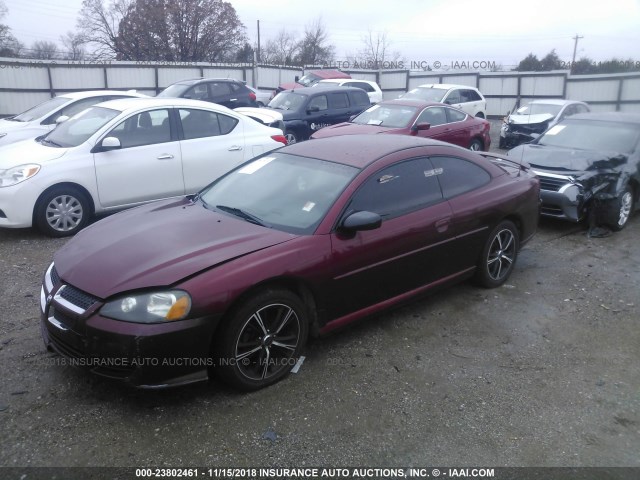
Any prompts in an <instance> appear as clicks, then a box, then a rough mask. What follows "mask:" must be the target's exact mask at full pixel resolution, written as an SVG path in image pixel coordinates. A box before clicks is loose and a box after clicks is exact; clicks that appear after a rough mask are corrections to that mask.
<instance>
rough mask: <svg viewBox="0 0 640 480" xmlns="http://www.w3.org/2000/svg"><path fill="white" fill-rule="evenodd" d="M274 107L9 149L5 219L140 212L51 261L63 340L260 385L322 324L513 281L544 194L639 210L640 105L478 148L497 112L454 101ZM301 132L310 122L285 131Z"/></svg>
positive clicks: (305, 98) (61, 221) (134, 371)
mask: <svg viewBox="0 0 640 480" xmlns="http://www.w3.org/2000/svg"><path fill="white" fill-rule="evenodd" d="M209 83H210V82H209V81H207V82H199V81H196V82H193V83H188V87H187V89H185V90H184V93H185V94H187V95H188V92H189V91H190V89H195V88H196V87H198V85H200V86H201V85H206V86H207V91H210V90H209ZM213 83H215V82H213ZM429 88H430V90H435V88H431V87H429ZM439 90H444V89H439ZM447 91H449V90H447ZM454 98H455V97H454ZM442 99H443V98H441V100H442ZM270 106H271V107H270V108H255V107H240V108H239V109H238V110H230V109H228V108H226V107H224V106H220V105H216V104H215V103H211V102H203V101H200V100H193V99H184V98H168V97H167V98H163V97H160V98H127V99H118V100H110V101H107V102H103V103H99V104H96V105H93V106H90V107H89V108H87V109H84V110H82V111H81V112H79V113H76V114H75V115H74V116H72V117H71V118H70V119H67V120H66V121H60V122H59V123H58V124H57V127H56V128H55V129H53V130H52V131H50V132H48V133H46V134H44V135H40V136H38V137H36V138H34V139H29V140H24V141H21V142H16V143H13V144H10V145H6V146H4V147H1V148H0V226H13V227H19V226H29V225H31V224H35V225H37V226H39V227H40V228H41V229H42V230H43V231H45V232H46V233H48V234H49V235H52V236H64V235H70V234H73V233H76V232H78V231H79V230H81V229H83V227H85V226H86V224H87V223H88V220H89V218H90V216H91V215H92V214H94V213H105V212H111V211H116V210H124V209H126V211H124V212H121V213H118V214H116V215H112V216H109V217H108V218H105V219H103V220H101V221H98V222H96V223H94V224H93V225H91V226H89V227H87V228H84V229H83V231H81V232H79V233H78V235H76V236H75V238H73V239H72V240H71V241H69V242H68V243H67V244H66V245H65V246H64V247H63V248H62V249H61V250H60V251H59V252H57V253H56V255H55V256H54V259H53V263H52V264H51V265H50V266H49V268H48V269H47V271H46V272H45V275H44V279H43V284H42V290H41V298H40V309H41V311H40V315H41V324H42V335H43V339H44V341H45V344H46V345H47V347H48V348H50V349H52V350H54V351H56V352H58V353H60V354H62V355H66V356H69V357H73V358H83V359H85V360H86V362H85V364H86V365H88V366H91V367H92V371H93V372H94V373H96V374H99V375H103V376H105V377H109V378H116V379H120V380H122V381H124V382H127V383H129V384H131V385H134V386H137V387H142V388H158V387H167V386H176V385H183V384H187V383H192V382H196V381H201V380H206V379H207V378H209V377H210V376H212V375H216V376H217V377H219V378H220V379H222V380H223V381H226V382H227V383H229V384H231V385H233V386H234V387H236V388H239V389H243V390H254V389H258V388H262V387H265V386H267V385H270V384H273V383H275V382H277V381H279V380H280V379H282V378H284V377H285V376H286V375H287V374H288V373H289V371H290V370H291V368H292V366H293V365H295V364H296V363H297V362H299V361H300V358H301V355H302V353H303V349H304V346H305V343H306V341H307V339H308V338H309V336H311V335H317V334H323V333H326V332H329V331H333V330H335V329H338V328H341V327H343V326H345V325H347V324H349V323H351V322H353V321H355V320H358V319H360V318H363V317H365V316H367V315H370V314H372V313H375V312H378V311H382V310H384V309H386V308H389V307H391V306H394V305H397V304H400V303H402V302H404V301H406V300H407V299H409V298H411V297H413V296H415V295H418V294H422V293H427V292H431V291H435V290H436V289H437V288H440V287H441V286H443V285H449V284H453V283H456V282H459V281H462V280H464V279H467V278H474V279H475V280H476V282H477V283H479V284H480V285H482V286H484V287H497V286H500V285H502V284H503V283H504V282H505V281H507V279H508V278H509V276H510V275H511V273H512V272H513V270H514V266H515V262H516V259H517V256H518V251H519V249H520V248H521V247H522V246H523V245H524V244H525V243H526V242H527V241H528V240H529V239H530V238H531V237H532V236H533V234H534V233H535V230H536V226H537V222H538V218H539V214H540V202H541V199H542V213H543V214H546V215H552V216H557V217H559V218H566V219H569V220H573V221H577V220H580V219H582V218H584V217H586V216H592V217H593V218H596V219H597V220H598V221H600V222H602V223H604V224H607V225H609V226H611V228H613V229H616V230H619V229H621V228H623V227H624V226H625V225H626V224H627V222H628V219H629V217H630V216H631V213H632V212H633V210H634V208H635V206H636V205H637V204H638V202H637V200H638V192H640V188H639V185H640V172H639V168H638V164H639V163H640V158H639V152H640V117H638V116H632V115H624V114H610V115H604V114H598V115H596V114H576V115H567V116H565V118H562V119H559V120H558V123H557V124H555V125H553V126H552V127H550V128H548V129H547V130H546V131H545V132H544V133H542V134H541V135H540V136H538V137H536V138H535V139H534V140H533V141H532V142H531V143H529V144H525V145H521V146H519V147H517V148H516V149H513V150H511V151H510V152H509V154H508V156H506V157H505V156H501V155H497V154H489V153H480V151H481V150H486V149H488V148H489V145H490V137H489V135H488V133H489V127H488V125H489V124H488V122H487V121H486V120H485V119H483V118H479V117H478V116H476V115H472V114H470V113H468V112H465V111H464V110H461V109H459V108H456V107H454V106H452V105H447V104H446V103H436V102H430V101H424V100H419V99H415V98H402V99H398V100H392V101H383V102H379V103H377V104H376V105H371V103H370V98H369V96H368V95H367V93H366V92H365V91H364V90H363V89H360V88H353V87H345V86H337V87H332V86H328V87H311V88H309V87H302V88H297V89H295V90H292V91H288V90H287V91H283V92H281V93H280V94H278V95H277V96H276V97H275V98H274V99H273V100H272V101H271V102H270ZM334 112H339V113H340V115H341V116H340V117H339V118H338V119H337V120H335V119H334V118H333V117H331V115H332V114H333V113H334ZM63 120H64V119H63ZM545 121H546V120H545ZM330 122H333V123H335V122H339V123H338V124H337V125H331V124H330ZM271 126H277V127H278V128H273V127H271ZM324 126H326V128H322V129H321V128H320V127H324ZM283 131H284V132H287V133H288V135H291V132H299V137H298V136H296V135H295V134H294V136H290V139H291V140H292V141H291V143H292V144H291V145H289V146H286V147H283V145H285V144H286V143H287V141H286V138H285V135H283ZM308 137H311V138H313V140H312V141H309V142H302V143H300V142H299V140H302V139H306V138H308ZM421 137H430V138H421ZM437 140H447V142H448V143H444V142H441V141H437ZM454 144H457V145H454ZM278 147H282V148H278ZM461 147H464V148H461ZM277 148H278V149H277ZM276 149H277V150H276ZM472 150H477V152H474V151H472ZM23 158H26V159H28V162H27V163H24V162H25V161H24V160H22V159H23ZM157 199H160V200H159V201H157V202H150V201H151V200H157ZM135 205H139V207H138V208H135V209H128V207H131V206H135ZM12 222H13V223H12ZM425 265H428V268H425ZM110 358H118V359H119V360H120V361H119V362H118V364H117V365H115V366H113V365H111V364H110V363H109V361H108V359H110ZM140 358H147V359H149V358H150V359H156V360H157V362H143V363H140V362H139V359H140ZM174 358H180V359H185V358H190V359H193V361H192V362H184V361H182V362H174V361H171V359H174ZM122 359H126V361H124V362H123V361H122ZM165 360H168V361H165ZM91 362H95V365H93V364H92V363H91ZM167 365H168V366H167Z"/></svg>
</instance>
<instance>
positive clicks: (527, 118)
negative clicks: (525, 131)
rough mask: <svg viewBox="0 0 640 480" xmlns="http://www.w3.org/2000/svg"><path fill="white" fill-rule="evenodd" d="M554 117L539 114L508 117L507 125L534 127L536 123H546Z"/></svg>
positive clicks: (547, 114) (548, 114)
mask: <svg viewBox="0 0 640 480" xmlns="http://www.w3.org/2000/svg"><path fill="white" fill-rule="evenodd" d="M553 117H554V116H553V115H551V114H550V113H539V114H537V115H509V123H514V124H516V125H534V124H536V123H542V122H546V121H547V120H551V119H552V118H553Z"/></svg>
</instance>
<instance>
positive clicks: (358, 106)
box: [268, 87, 371, 144]
mask: <svg viewBox="0 0 640 480" xmlns="http://www.w3.org/2000/svg"><path fill="white" fill-rule="evenodd" d="M370 105H371V103H370V101H369V96H368V95H367V92H365V91H364V90H361V89H359V88H350V87H336V88H315V87H308V88H296V89H295V90H285V91H283V92H280V93H279V94H278V95H276V96H275V98H274V99H273V100H271V102H269V105H268V108H271V109H274V110H278V111H279V112H280V113H282V116H283V117H284V118H283V120H284V124H285V134H286V136H287V141H288V142H289V144H292V143H296V142H299V141H302V140H307V139H308V138H309V137H310V136H311V135H312V134H313V133H314V132H316V131H317V130H320V129H321V128H324V127H327V126H329V125H334V124H336V123H341V122H346V121H348V120H349V118H351V117H352V116H353V115H357V114H359V113H360V112H362V111H363V110H365V109H367V108H369V106H370Z"/></svg>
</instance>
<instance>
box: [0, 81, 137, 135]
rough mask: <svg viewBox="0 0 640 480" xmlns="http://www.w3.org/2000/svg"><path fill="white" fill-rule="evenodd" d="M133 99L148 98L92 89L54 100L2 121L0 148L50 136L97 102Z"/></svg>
mask: <svg viewBox="0 0 640 480" xmlns="http://www.w3.org/2000/svg"><path fill="white" fill-rule="evenodd" d="M131 97H133V98H135V97H146V95H143V94H141V93H136V92H134V91H128V92H120V91H117V90H91V91H87V92H74V93H65V94H64V95H59V96H57V97H53V98H51V99H49V100H47V101H46V102H43V103H41V104H39V105H36V106H35V107H33V108H30V109H29V110H27V111H26V112H22V113H20V114H18V115H14V116H13V117H9V118H3V119H0V146H2V145H8V144H10V143H14V142H18V141H20V140H26V139H27V138H35V137H38V136H40V135H44V134H45V133H49V132H50V131H51V130H53V129H54V128H55V127H56V125H57V124H58V122H59V121H60V120H64V119H65V118H69V117H72V116H73V115H75V114H76V113H79V112H81V111H82V110H84V109H85V108H87V107H90V106H91V105H95V104H96V103H102V102H106V101H108V100H115V99H118V98H131Z"/></svg>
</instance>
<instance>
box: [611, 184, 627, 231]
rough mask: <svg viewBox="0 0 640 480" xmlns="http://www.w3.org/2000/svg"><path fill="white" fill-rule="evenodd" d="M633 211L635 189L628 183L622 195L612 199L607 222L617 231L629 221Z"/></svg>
mask: <svg viewBox="0 0 640 480" xmlns="http://www.w3.org/2000/svg"><path fill="white" fill-rule="evenodd" d="M632 212H633V190H632V189H631V187H630V186H629V185H627V186H626V187H625V188H624V190H623V191H622V193H621V194H620V196H619V197H618V198H617V199H615V200H613V201H611V205H610V206H609V209H608V214H607V216H608V218H606V219H605V222H604V223H606V224H607V225H608V226H609V227H611V228H612V229H613V230H615V231H620V230H622V229H623V228H624V227H626V226H627V223H629V218H630V217H631V213H632Z"/></svg>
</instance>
